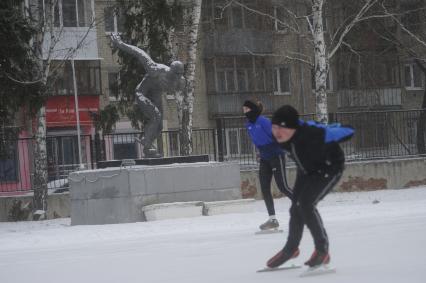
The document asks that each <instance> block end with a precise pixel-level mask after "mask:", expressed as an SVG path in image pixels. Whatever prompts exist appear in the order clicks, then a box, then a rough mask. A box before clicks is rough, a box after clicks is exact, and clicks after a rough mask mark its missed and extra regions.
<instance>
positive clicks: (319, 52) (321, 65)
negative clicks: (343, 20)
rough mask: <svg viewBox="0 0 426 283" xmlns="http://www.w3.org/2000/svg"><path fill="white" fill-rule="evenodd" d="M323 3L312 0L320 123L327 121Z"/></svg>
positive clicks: (317, 106)
mask: <svg viewBox="0 0 426 283" xmlns="http://www.w3.org/2000/svg"><path fill="white" fill-rule="evenodd" d="M323 4H324V0H312V13H313V25H312V33H313V38H314V56H315V98H316V118H317V120H318V121H320V122H322V123H328V107H327V74H328V59H327V56H326V45H325V40H324V26H323V16H322V11H323Z"/></svg>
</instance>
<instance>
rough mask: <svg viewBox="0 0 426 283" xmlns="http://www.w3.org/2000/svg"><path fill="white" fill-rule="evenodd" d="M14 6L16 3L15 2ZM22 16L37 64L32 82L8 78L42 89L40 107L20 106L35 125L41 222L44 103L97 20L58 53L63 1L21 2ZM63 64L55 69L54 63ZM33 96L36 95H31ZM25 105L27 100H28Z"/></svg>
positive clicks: (35, 185) (43, 207) (36, 207)
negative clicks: (58, 16)
mask: <svg viewBox="0 0 426 283" xmlns="http://www.w3.org/2000/svg"><path fill="white" fill-rule="evenodd" d="M12 2H13V1H12ZM21 2H22V3H21V5H20V7H21V8H22V9H21V16H22V18H23V19H25V21H27V22H28V24H29V25H30V26H31V28H32V30H33V36H32V37H31V39H30V40H29V42H28V45H29V49H28V55H29V56H30V57H31V58H32V60H33V61H34V65H32V66H31V73H32V75H33V76H32V77H31V78H28V77H27V78H25V77H23V76H22V73H21V72H15V73H13V74H8V79H9V80H10V81H13V82H14V83H16V84H18V85H21V86H27V87H28V86H35V85H37V86H40V88H39V93H38V98H39V100H38V103H35V104H33V105H30V107H29V108H28V107H27V108H26V104H25V103H22V104H21V105H19V107H20V108H23V109H24V111H26V112H28V113H29V116H30V118H31V121H26V122H27V127H28V129H29V131H30V133H32V135H33V137H34V142H33V160H34V163H33V172H34V173H33V178H32V186H33V191H34V198H33V208H34V213H33V218H34V219H35V220H38V219H39V218H43V217H45V214H46V212H47V209H48V207H47V197H48V188H47V182H48V175H47V148H46V132H47V129H46V109H45V106H44V102H45V100H46V99H47V97H48V96H49V95H50V93H51V91H52V86H53V85H54V84H55V81H56V79H57V77H58V72H59V71H60V69H61V68H62V67H63V66H64V64H65V62H66V61H67V60H70V59H72V58H73V57H74V56H75V54H76V52H77V51H78V50H79V49H81V48H84V46H85V44H86V42H85V40H86V38H87V35H88V34H89V31H90V30H91V29H93V28H94V27H95V19H94V14H93V11H92V15H91V19H90V22H89V24H88V27H87V32H86V33H85V34H83V35H82V36H81V37H80V38H79V39H78V40H77V39H76V40H77V42H76V44H75V46H73V47H65V48H61V50H58V44H59V43H60V42H61V40H63V35H64V34H63V32H64V29H63V26H62V25H58V20H59V19H58V18H57V11H58V9H59V7H60V6H59V0H42V1H36V0H30V1H21ZM53 60H59V61H60V62H61V63H60V64H56V66H54V67H52V61H53ZM27 95H30V99H28V101H31V96H32V95H34V94H29V93H27ZM24 102H25V100H24Z"/></svg>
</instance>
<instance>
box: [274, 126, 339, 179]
mask: <svg viewBox="0 0 426 283" xmlns="http://www.w3.org/2000/svg"><path fill="white" fill-rule="evenodd" d="M325 131H326V130H325V129H324V128H318V127H315V126H309V125H306V124H304V125H301V126H300V127H299V128H298V129H297V130H296V132H295V134H294V136H293V137H292V138H291V139H290V140H289V141H287V142H285V143H282V144H281V146H282V147H283V148H284V149H285V150H286V151H287V152H288V153H290V156H291V157H292V159H293V160H294V161H295V162H296V165H297V168H298V169H299V170H300V171H301V172H302V173H304V174H306V175H312V174H321V175H324V174H335V173H337V172H338V171H341V170H343V169H344V164H345V154H344V153H343V150H342V149H341V147H340V145H339V144H338V143H337V142H327V143H326V142H325Z"/></svg>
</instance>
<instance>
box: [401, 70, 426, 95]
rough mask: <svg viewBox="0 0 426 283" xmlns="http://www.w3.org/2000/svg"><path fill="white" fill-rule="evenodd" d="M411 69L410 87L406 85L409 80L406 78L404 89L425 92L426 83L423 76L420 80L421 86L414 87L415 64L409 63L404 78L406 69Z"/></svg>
mask: <svg viewBox="0 0 426 283" xmlns="http://www.w3.org/2000/svg"><path fill="white" fill-rule="evenodd" d="M407 67H409V68H410V85H409V86H407V85H405V83H406V81H407V78H405V80H404V87H405V89H407V90H423V89H424V86H425V82H424V77H423V76H421V78H420V80H421V86H414V63H408V64H405V65H404V76H405V74H406V73H405V69H406V68H407Z"/></svg>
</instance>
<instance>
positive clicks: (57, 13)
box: [40, 0, 92, 27]
mask: <svg viewBox="0 0 426 283" xmlns="http://www.w3.org/2000/svg"><path fill="white" fill-rule="evenodd" d="M53 3H54V4H55V7H54V8H53V16H52V1H51V0H41V3H40V4H41V5H43V7H44V9H45V16H46V18H47V19H48V20H52V17H53V23H54V26H56V27H60V26H61V27H62V26H63V27H88V26H90V24H91V22H92V3H91V1H89V0H55V1H54V2H53Z"/></svg>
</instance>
